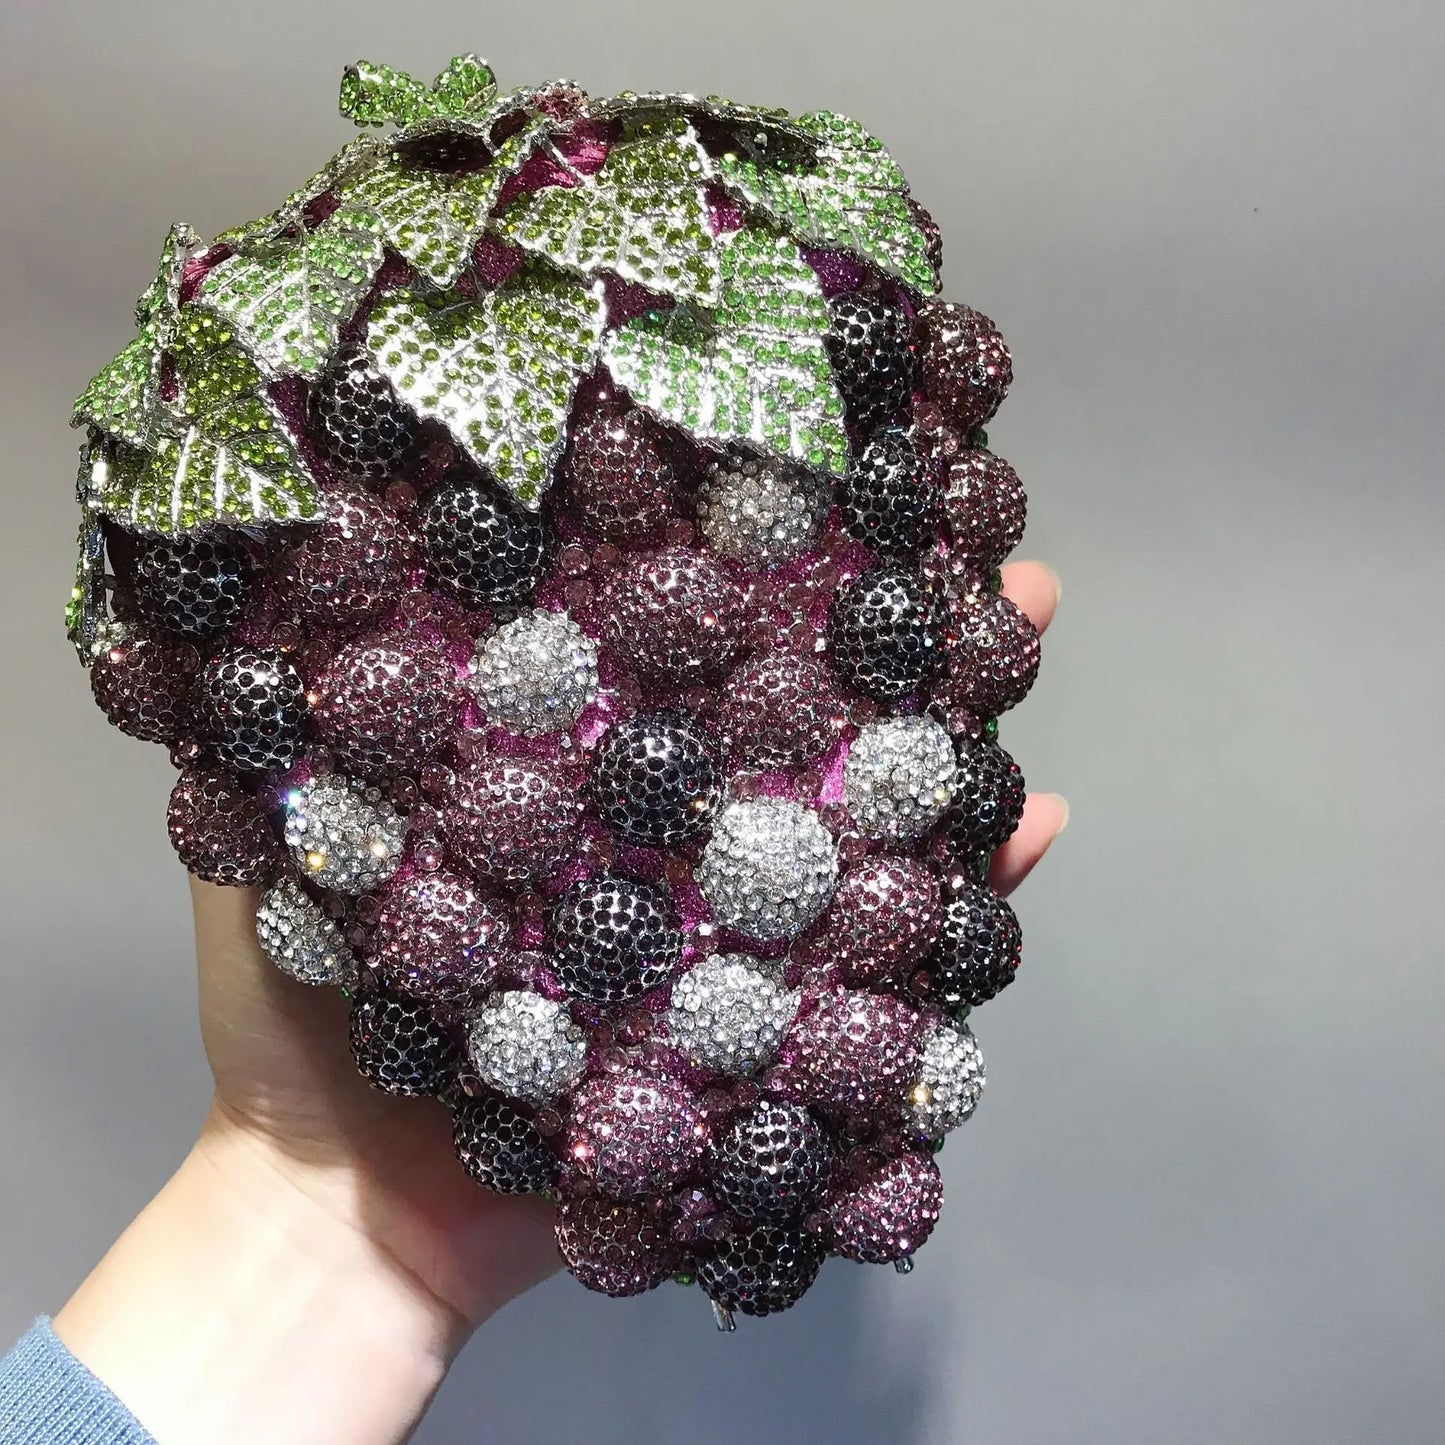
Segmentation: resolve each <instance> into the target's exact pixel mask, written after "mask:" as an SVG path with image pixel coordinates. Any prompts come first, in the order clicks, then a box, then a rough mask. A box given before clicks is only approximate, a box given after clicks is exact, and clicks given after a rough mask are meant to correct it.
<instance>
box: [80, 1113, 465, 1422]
mask: <svg viewBox="0 0 1445 1445" xmlns="http://www.w3.org/2000/svg"><path fill="white" fill-rule="evenodd" d="M363 1194H364V1191H363V1189H362V1186H361V1185H360V1184H359V1183H358V1182H357V1181H354V1180H348V1179H346V1178H344V1177H343V1176H341V1175H339V1174H338V1175H336V1176H334V1177H333V1176H331V1175H328V1173H327V1172H326V1170H325V1167H324V1166H323V1165H312V1164H307V1163H298V1162H297V1161H295V1160H294V1159H289V1158H287V1157H286V1156H285V1155H284V1154H283V1153H282V1152H281V1151H279V1150H278V1149H277V1148H276V1146H275V1145H274V1144H272V1143H271V1142H269V1141H268V1140H266V1139H265V1138H264V1137H260V1136H258V1135H256V1134H255V1133H253V1132H251V1131H249V1130H247V1129H245V1128H244V1127H241V1126H238V1125H235V1124H232V1123H230V1122H228V1121H227V1120H226V1119H225V1117H224V1116H223V1115H220V1114H218V1113H214V1112H213V1114H212V1117H211V1118H210V1120H208V1122H207V1125H206V1128H205V1129H204V1130H203V1132H202V1134H201V1137H200V1139H199V1140H198V1141H197V1143H196V1145H195V1147H194V1148H193V1149H192V1151H191V1153H190V1154H189V1155H188V1156H187V1157H186V1159H185V1160H184V1161H183V1163H182V1164H181V1166H180V1168H179V1169H178V1170H177V1171H176V1173H175V1175H174V1176H173V1177H172V1178H171V1180H170V1181H169V1182H168V1183H167V1184H166V1186H165V1187H164V1189H162V1190H161V1192H160V1194H158V1195H157V1196H156V1198H155V1199H154V1200H153V1201H152V1202H151V1204H150V1205H149V1206H147V1208H146V1209H145V1210H144V1211H143V1212H142V1214H141V1215H140V1216H139V1217H138V1218H137V1219H136V1221H135V1222H134V1223H133V1224H132V1225H131V1227H130V1228H129V1229H128V1230H127V1231H126V1232H125V1234H124V1235H122V1237H121V1238H120V1240H118V1241H117V1243H116V1244H115V1246H114V1247H113V1248H112V1249H111V1251H110V1252H109V1254H107V1256H106V1257H105V1259H104V1260H102V1262H101V1263H100V1265H99V1266H97V1268H96V1270H95V1271H94V1272H93V1273H92V1275H91V1276H90V1278H89V1279H87V1280H86V1282H85V1283H84V1284H83V1285H82V1286H81V1288H80V1289H79V1290H78V1291H77V1292H76V1294H75V1296H74V1298H73V1299H72V1300H71V1301H70V1302H69V1303H68V1304H67V1305H66V1306H65V1308H64V1309H63V1310H62V1311H61V1312H60V1314H59V1315H58V1316H57V1317H56V1322H55V1327H56V1331H57V1333H58V1334H59V1335H60V1337H61V1339H62V1340H64V1341H65V1343H66V1344H67V1345H68V1346H69V1347H70V1348H71V1349H72V1350H73V1351H74V1353H75V1354H76V1355H77V1356H78V1357H79V1358H80V1359H81V1361H82V1362H83V1363H85V1364H86V1365H87V1366H89V1368H90V1369H92V1370H93V1371H94V1372H95V1373H96V1374H97V1375H99V1376H100V1377H101V1378H102V1379H103V1380H104V1381H105V1382H106V1383H107V1384H108V1385H109V1386H110V1387H111V1389H112V1390H114V1391H115V1393H116V1394H117V1395H118V1396H119V1397H120V1398H121V1399H122V1401H124V1402H125V1403H126V1404H127V1405H128V1406H129V1407H130V1408H131V1410H132V1411H133V1412H134V1413H135V1414H136V1415H137V1416H138V1417H139V1419H140V1420H141V1423H142V1424H143V1425H145V1426H146V1427H147V1428H148V1429H149V1430H150V1432H151V1433H152V1434H153V1435H154V1436H155V1437H156V1439H157V1440H158V1441H159V1442H160V1445H171V1442H172V1441H174V1442H181V1441H184V1442H186V1445H213V1442H214V1445H221V1442H229V1441H239V1440H252V1439H264V1440H267V1441H270V1442H272V1445H289V1442H293V1441H294V1442H297V1445H300V1442H312V1441H323V1440H324V1441H329V1440H336V1439H344V1440H347V1441H354V1442H358V1445H368V1442H372V1441H375V1442H378V1445H382V1442H389V1441H395V1440H400V1439H403V1438H404V1437H405V1436H406V1434H407V1433H408V1432H409V1430H410V1429H411V1427H412V1426H413V1425H414V1424H415V1422H416V1420H417V1419H418V1418H419V1417H420V1415H421V1413H422V1412H423V1410H424V1409H425V1408H426V1405H427V1403H428V1401H429V1400H430V1399H431V1396H432V1394H433V1393H434V1391H435V1390H436V1388H437V1386H438V1385H439V1384H440V1382H441V1380H442V1377H443V1376H444V1374H445V1373H446V1369H447V1367H448V1365H449V1364H450V1362H451V1360H452V1359H453V1358H454V1357H455V1354H456V1352H457V1350H458V1349H460V1347H461V1345H462V1344H463V1343H464V1342H465V1340H466V1338H467V1336H468V1334H469V1333H470V1326H469V1324H468V1323H467V1322H466V1321H465V1320H464V1319H463V1317H462V1316H461V1315H460V1314H459V1313H458V1312H457V1311H456V1310H454V1309H452V1308H451V1307H450V1306H449V1305H447V1304H446V1303H444V1302H443V1301H441V1300H440V1299H439V1298H438V1297H437V1296H436V1295H434V1294H433V1293H432V1292H431V1291H429V1290H428V1289H427V1288H426V1287H425V1286H424V1285H423V1284H422V1283H421V1282H420V1281H419V1280H418V1279H417V1278H416V1277H415V1276H414V1275H413V1274H412V1273H411V1272H410V1271H409V1270H408V1269H406V1268H405V1267H404V1266H403V1265H402V1264H401V1263H400V1262H399V1261H398V1260H396V1259H395V1258H394V1257H393V1256H391V1255H390V1254H389V1253H387V1252H386V1251H385V1250H384V1249H382V1248H380V1247H378V1245H377V1243H376V1242H375V1239H374V1238H373V1237H371V1235H370V1234H369V1233H368V1230H367V1221H366V1219H365V1217H364V1210H365V1208H366V1199H365V1198H364V1197H363Z"/></svg>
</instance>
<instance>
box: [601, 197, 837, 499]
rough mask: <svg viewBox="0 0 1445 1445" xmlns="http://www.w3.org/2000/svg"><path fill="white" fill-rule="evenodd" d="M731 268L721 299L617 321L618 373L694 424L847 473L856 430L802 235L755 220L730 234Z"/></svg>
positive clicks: (655, 404)
mask: <svg viewBox="0 0 1445 1445" xmlns="http://www.w3.org/2000/svg"><path fill="white" fill-rule="evenodd" d="M722 272H723V274H722V297H721V300H720V302H719V304H718V306H717V308H716V310H714V311H711V312H709V311H705V310H702V309H701V308H699V307H696V306H693V305H689V304H684V305H681V306H679V307H678V308H677V309H676V310H674V311H671V312H648V313H647V314H646V315H643V316H639V317H637V318H635V319H634V320H632V321H629V322H628V323H627V324H626V325H625V326H623V327H622V328H621V329H620V330H618V331H616V332H614V333H612V334H611V335H610V336H609V337H608V338H607V342H606V345H605V347H604V353H603V354H604V359H605V360H606V362H607V366H608V369H609V370H610V371H611V373H612V376H613V378H614V379H615V380H616V382H617V383H618V385H619V386H622V387H624V388H626V390H627V391H628V392H630V393H631V395H632V397H633V399H634V400H635V401H636V402H637V403H638V404H639V405H640V406H644V407H646V408H647V409H648V410H649V411H652V412H654V413H655V414H656V415H658V416H659V417H661V418H662V419H663V420H664V421H669V422H674V423H676V424H677V425H679V426H682V427H685V428H686V429H687V430H688V431H690V432H691V433H692V434H693V435H694V436H697V437H701V438H703V439H705V440H711V441H719V442H739V443H743V444H745V445H750V446H752V447H755V448H758V449H760V450H763V451H767V452H771V453H773V454H774V455H776V456H780V457H788V458H791V459H793V460H795V461H798V462H802V463H804V464H806V465H808V466H811V467H815V468H817V469H818V470H820V471H827V472H830V473H833V474H834V475H841V474H842V473H843V472H844V471H845V470H846V469H847V465H848V437H847V433H846V431H845V430H844V426H843V401H842V398H841V397H840V396H839V394H838V389H837V387H836V386H835V385H834V382H833V374H832V369H831V367H830V366H829V364H828V354H827V351H826V349H825V348H824V345H823V337H824V334H825V333H826V331H827V329H828V308H827V306H826V304H825V303H824V301H823V292H822V288H821V287H820V286H819V284H818V278H817V277H816V276H815V275H814V274H813V271H812V268H811V267H810V266H809V265H808V264H807V263H806V262H805V261H804V260H803V258H802V255H801V253H800V252H799V250H798V246H797V243H796V242H794V241H792V240H790V239H789V238H788V237H786V236H782V235H778V234H776V233H774V232H772V231H770V230H767V229H765V228H763V227H760V226H755V225H752V226H745V227H744V228H743V229H742V230H741V231H737V232H735V233H734V234H733V235H732V236H730V237H728V238H727V241H726V243H725V245H724V247H723V253H722Z"/></svg>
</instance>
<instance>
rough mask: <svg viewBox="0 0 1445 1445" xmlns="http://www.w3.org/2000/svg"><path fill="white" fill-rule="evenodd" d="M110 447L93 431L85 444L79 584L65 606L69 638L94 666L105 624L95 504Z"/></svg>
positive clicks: (79, 483)
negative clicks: (104, 455)
mask: <svg viewBox="0 0 1445 1445" xmlns="http://www.w3.org/2000/svg"><path fill="white" fill-rule="evenodd" d="M105 446H106V443H105V442H104V441H103V440H102V439H101V438H100V436H99V435H98V434H97V433H96V432H94V431H92V432H91V434H90V436H89V438H87V440H86V441H84V442H82V443H81V447H80V472H79V475H78V476H77V478H76V484H75V491H76V496H77V498H78V500H79V502H80V534H79V537H78V538H77V545H76V559H75V584H74V586H72V587H71V589H70V597H69V599H68V600H67V602H66V604H65V635H66V636H67V637H68V638H69V639H70V642H71V645H72V646H73V647H74V648H75V651H76V654H77V655H78V656H79V658H80V660H81V661H82V662H83V663H85V664H86V666H89V665H90V662H91V660H92V650H91V649H92V646H93V644H94V643H95V640H96V637H97V635H98V634H99V631H100V627H101V624H102V623H103V622H104V621H105V617H106V606H105V534H104V533H103V532H102V531H101V528H100V514H99V513H98V512H97V511H96V510H95V507H94V506H93V504H92V501H91V493H92V489H93V487H94V485H95V480H96V475H97V473H96V464H97V461H98V459H99V457H100V456H101V455H102V453H103V450H104V448H105Z"/></svg>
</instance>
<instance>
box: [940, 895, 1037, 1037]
mask: <svg viewBox="0 0 1445 1445" xmlns="http://www.w3.org/2000/svg"><path fill="white" fill-rule="evenodd" d="M1022 945H1023V934H1022V932H1021V930H1020V928H1019V921H1018V918H1017V917H1016V916H1015V915H1014V911H1013V909H1012V908H1010V907H1009V905H1008V904H1007V903H1006V902H1005V901H1004V900H1003V899H1002V898H1000V897H999V896H998V895H997V894H996V893H995V892H994V891H993V890H992V889H991V888H990V887H989V886H988V885H987V884H986V883H978V882H974V881H972V880H960V881H959V882H958V883H957V885H956V886H955V888H954V890H953V893H952V896H951V897H950V898H949V899H948V900H947V901H946V902H945V904H944V909H943V927H942V929H941V930H940V931H939V937H938V944H937V946H936V947H935V948H934V951H933V956H932V957H931V958H930V959H929V961H928V964H927V972H928V975H929V978H930V990H929V992H930V996H931V997H932V998H933V999H934V1000H935V1001H936V1002H938V1003H939V1004H941V1005H942V1006H943V1007H944V1008H946V1009H959V1008H975V1007H977V1006H978V1005H979V1004H981V1003H986V1002H987V1001H988V1000H989V999H991V998H992V997H993V996H994V995H995V994H996V993H998V992H1000V990H1002V989H1005V988H1007V987H1008V985H1009V984H1011V983H1012V982H1013V979H1014V974H1015V973H1017V972H1018V966H1019V953H1020V950H1021V948H1022Z"/></svg>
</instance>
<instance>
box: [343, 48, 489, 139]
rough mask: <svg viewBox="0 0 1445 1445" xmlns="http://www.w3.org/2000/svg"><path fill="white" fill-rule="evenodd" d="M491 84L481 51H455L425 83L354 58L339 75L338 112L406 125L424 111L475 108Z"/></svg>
mask: <svg viewBox="0 0 1445 1445" xmlns="http://www.w3.org/2000/svg"><path fill="white" fill-rule="evenodd" d="M496 88H497V79H496V76H495V75H493V73H492V67H491V66H490V65H488V64H487V62H486V61H485V60H483V59H482V58H481V56H480V55H458V56H455V57H454V58H453V59H452V60H451V62H450V63H449V64H448V65H447V68H446V69H445V70H443V71H442V72H441V74H440V75H438V76H437V78H436V79H435V80H434V81H432V83H431V85H430V86H427V85H424V84H423V83H422V82H421V81H419V80H417V79H416V78H415V77H414V76H410V75H408V74H407V73H406V71H404V70H397V69H395V68H394V67H392V66H390V65H378V64H377V63H376V62H375V61H372V60H359V61H357V62H356V64H355V65H349V66H347V68H346V70H345V71H344V72H343V74H342V77H341V113H342V115H344V116H345V117H346V118H347V119H348V120H352V121H355V122H356V124H357V125H385V124H387V123H388V122H391V123H392V124H395V125H410V124H411V123H412V122H413V121H418V120H421V119H422V118H423V117H425V116H433V115H466V114H467V113H468V112H471V111H476V110H480V109H482V108H483V107H484V106H485V105H486V103H487V101H488V100H489V99H490V98H491V96H492V95H493V93H494V92H495V91H496Z"/></svg>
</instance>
